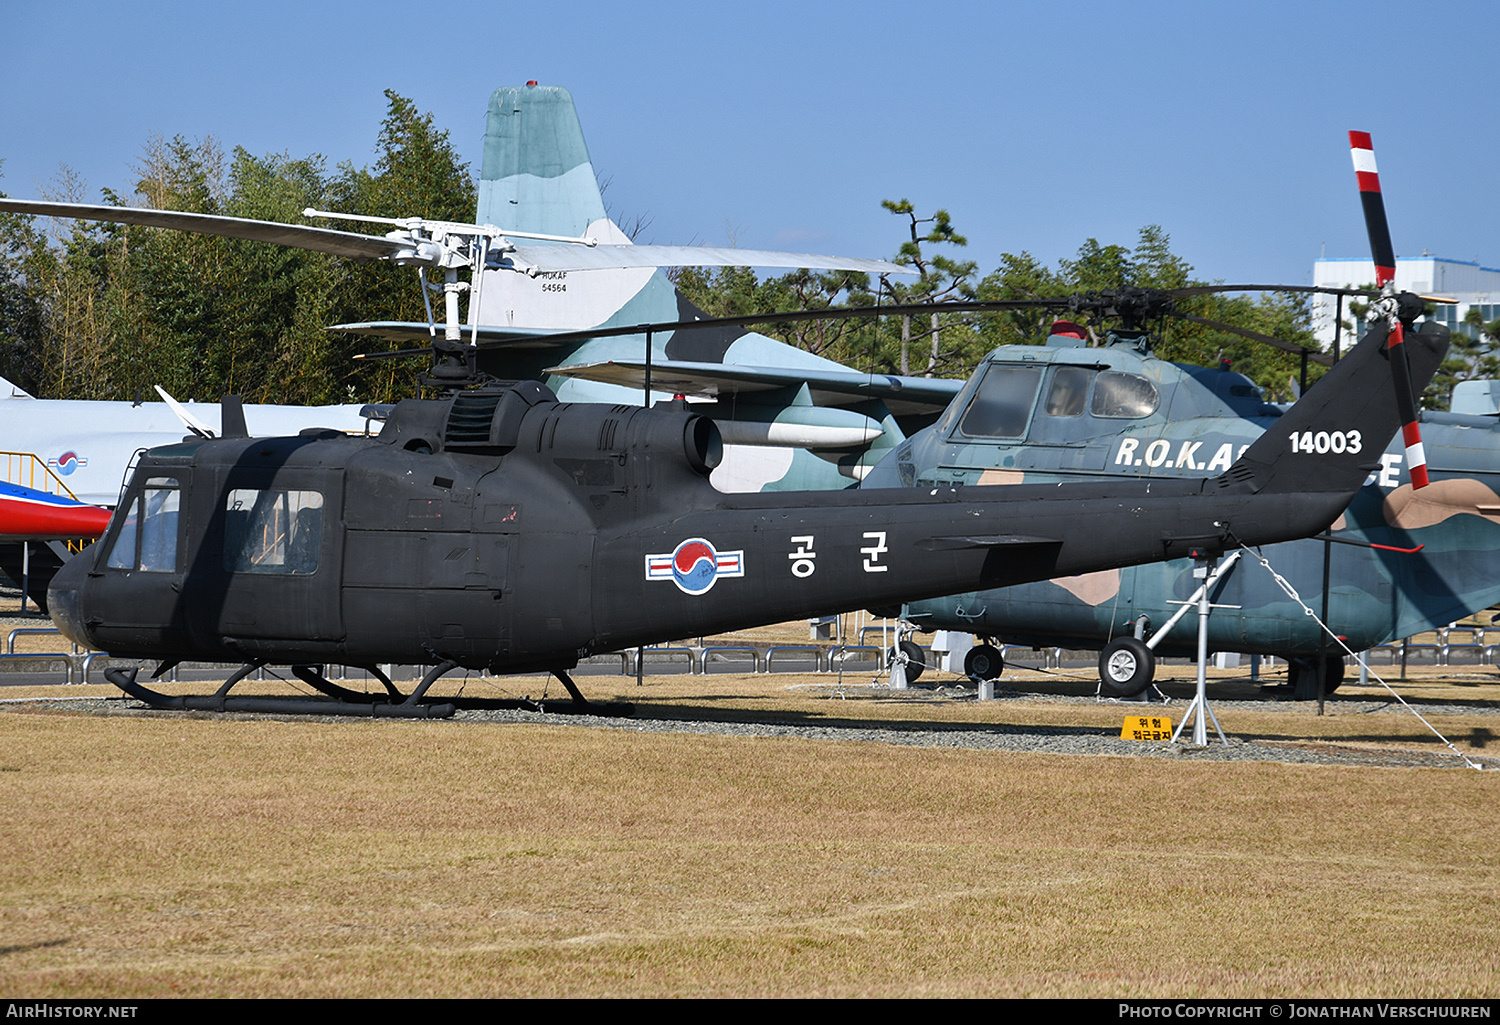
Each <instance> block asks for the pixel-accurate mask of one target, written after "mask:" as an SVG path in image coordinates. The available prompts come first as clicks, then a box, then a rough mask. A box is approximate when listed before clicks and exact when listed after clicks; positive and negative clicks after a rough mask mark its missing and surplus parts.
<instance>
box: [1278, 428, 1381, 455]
mask: <svg viewBox="0 0 1500 1025" xmlns="http://www.w3.org/2000/svg"><path fill="white" fill-rule="evenodd" d="M1291 438H1292V451H1293V452H1317V453H1319V454H1320V455H1321V454H1325V453H1328V452H1349V453H1357V452H1359V450H1360V449H1362V448H1363V447H1364V442H1363V440H1362V439H1361V438H1360V436H1359V432H1358V431H1319V432H1318V433H1317V434H1314V433H1313V432H1312V431H1303V432H1302V433H1301V434H1298V433H1297V432H1296V431H1293V432H1292V434H1291Z"/></svg>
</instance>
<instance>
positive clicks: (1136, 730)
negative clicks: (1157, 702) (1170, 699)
mask: <svg viewBox="0 0 1500 1025" xmlns="http://www.w3.org/2000/svg"><path fill="white" fill-rule="evenodd" d="M1120 739H1121V740H1171V739H1172V717H1171V716H1169V715H1127V716H1126V717H1125V725H1124V726H1122V727H1120Z"/></svg>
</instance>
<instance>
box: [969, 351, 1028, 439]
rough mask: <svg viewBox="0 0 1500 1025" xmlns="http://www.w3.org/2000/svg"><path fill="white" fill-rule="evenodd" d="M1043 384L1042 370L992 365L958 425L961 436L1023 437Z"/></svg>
mask: <svg viewBox="0 0 1500 1025" xmlns="http://www.w3.org/2000/svg"><path fill="white" fill-rule="evenodd" d="M1041 383H1042V368H1041V367H1017V366H1005V365H1003V364H998V363H997V364H992V365H991V366H990V368H989V369H988V370H987V371H985V374H984V380H983V381H981V382H980V383H979V390H978V391H977V392H975V394H974V400H973V401H972V402H970V403H969V408H968V409H967V410H965V411H964V415H963V419H961V420H960V421H959V422H958V433H959V434H962V435H963V436H964V437H967V438H1019V437H1020V436H1021V435H1023V434H1025V433H1026V424H1027V423H1028V422H1029V421H1030V420H1031V407H1032V406H1034V405H1035V404H1036V393H1037V389H1038V388H1039V387H1040V386H1041Z"/></svg>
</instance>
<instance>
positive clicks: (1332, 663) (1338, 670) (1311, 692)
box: [1287, 655, 1344, 701]
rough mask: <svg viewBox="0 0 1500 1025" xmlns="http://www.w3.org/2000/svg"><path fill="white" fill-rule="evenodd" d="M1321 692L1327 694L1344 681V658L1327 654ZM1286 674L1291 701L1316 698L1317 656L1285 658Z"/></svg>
mask: <svg viewBox="0 0 1500 1025" xmlns="http://www.w3.org/2000/svg"><path fill="white" fill-rule="evenodd" d="M1324 665H1325V666H1326V668H1325V670H1324V673H1323V694H1324V695H1325V696H1326V695H1329V694H1332V693H1333V692H1334V691H1336V690H1338V689H1339V684H1341V683H1343V682H1344V658H1343V656H1342V655H1329V656H1328V657H1327V659H1326V660H1325V661H1324ZM1287 676H1288V677H1289V681H1288V682H1290V683H1291V685H1292V700H1293V701H1316V700H1318V657H1317V656H1316V655H1312V656H1296V657H1293V658H1289V659H1287Z"/></svg>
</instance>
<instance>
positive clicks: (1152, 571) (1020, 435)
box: [866, 132, 1500, 698]
mask: <svg viewBox="0 0 1500 1025" xmlns="http://www.w3.org/2000/svg"><path fill="white" fill-rule="evenodd" d="M1350 144H1351V152H1352V154H1353V159H1354V165H1355V170H1356V175H1357V180H1358V183H1359V186H1360V196H1361V201H1362V204H1363V206H1364V210H1365V218H1366V225H1367V227H1368V229H1369V235H1370V241H1371V247H1372V250H1373V251H1374V254H1375V263H1376V267H1377V282H1376V283H1377V286H1379V288H1380V289H1381V291H1380V292H1379V293H1377V294H1375V295H1374V296H1373V298H1374V303H1373V305H1372V306H1371V311H1370V316H1371V317H1372V319H1373V320H1374V321H1376V322H1378V323H1380V324H1381V325H1383V326H1385V327H1386V328H1387V329H1388V330H1391V331H1392V332H1400V331H1403V330H1405V331H1410V330H1411V329H1412V327H1413V324H1414V322H1415V321H1416V319H1417V318H1418V317H1420V316H1422V313H1423V310H1424V307H1425V302H1424V298H1423V297H1417V296H1412V295H1409V294H1401V295H1398V294H1397V293H1395V291H1394V289H1393V287H1392V284H1391V283H1392V280H1393V278H1394V274H1395V270H1394V268H1395V256H1394V250H1393V249H1392V246H1391V241H1390V232H1389V228H1388V226H1387V222H1386V217H1385V210H1384V202H1383V199H1382V197H1381V192H1380V185H1379V179H1378V177H1377V175H1376V171H1375V160H1374V153H1373V150H1372V148H1371V143H1370V137H1369V135H1368V134H1366V133H1363V132H1351V133H1350ZM1304 290H1307V291H1315V290H1316V289H1304ZM1192 291H1195V290H1193V289H1184V290H1180V291H1178V292H1176V293H1169V292H1148V291H1144V290H1126V291H1122V292H1119V293H1109V294H1102V295H1096V296H1093V297H1075V298H1073V299H1071V300H1067V301H1066V302H1068V303H1069V304H1070V305H1068V306H1059V307H1058V308H1059V309H1060V310H1072V311H1079V310H1087V311H1088V312H1090V313H1094V314H1100V313H1106V314H1109V315H1111V316H1114V317H1119V318H1122V320H1123V322H1124V326H1122V327H1118V328H1116V329H1113V330H1109V331H1107V332H1106V333H1105V335H1104V338H1103V342H1102V344H1101V345H1100V346H1099V347H1094V348H1088V347H1085V346H1086V342H1085V341H1084V340H1083V338H1082V333H1081V332H1076V331H1061V332H1057V333H1054V334H1053V335H1052V336H1051V337H1050V338H1049V339H1048V344H1047V345H1045V346H1021V345H1014V346H1004V347H1001V348H999V349H997V350H995V351H994V352H993V353H991V354H990V356H989V357H988V358H987V359H986V360H985V361H984V363H983V364H982V365H981V367H980V369H979V371H978V372H977V373H976V374H975V375H974V376H973V377H972V378H970V381H969V383H968V384H967V385H966V386H965V388H964V391H963V392H962V393H961V394H960V395H959V396H958V398H957V399H955V400H954V402H953V404H952V405H951V406H950V407H949V408H948V410H947V412H946V413H945V414H944V415H943V417H942V418H941V419H940V420H939V421H938V422H937V423H936V424H935V425H933V426H932V427H930V428H927V429H925V430H923V431H920V432H918V433H917V434H915V435H914V436H913V437H912V438H911V439H909V440H908V441H907V442H906V443H905V444H903V445H901V446H899V447H898V449H897V450H896V452H895V453H894V454H892V455H891V456H889V457H887V458H886V460H885V461H884V462H882V463H881V464H880V465H879V466H877V467H876V469H875V470H874V471H872V472H871V473H870V474H869V476H868V477H867V478H866V485H867V486H873V487H888V486H896V485H900V486H907V487H919V488H923V487H933V486H939V487H941V486H951V485H956V484H1020V483H1023V482H1024V483H1026V484H1034V483H1042V482H1047V481H1064V480H1066V481H1079V480H1093V481H1099V482H1104V481H1110V480H1142V479H1145V480H1150V479H1153V478H1159V477H1164V476H1165V477H1180V476H1183V475H1185V474H1189V475H1191V474H1201V475H1212V474H1215V473H1218V472H1222V471H1223V469H1224V468H1225V467H1226V466H1228V465H1229V464H1230V463H1231V462H1232V461H1233V460H1234V459H1236V458H1237V457H1238V454H1239V453H1241V452H1243V451H1244V450H1245V447H1246V446H1248V445H1250V444H1252V443H1254V442H1255V441H1256V439H1257V438H1259V437H1262V436H1263V433H1265V432H1275V433H1280V432H1281V430H1282V428H1283V427H1284V426H1285V424H1284V421H1283V420H1282V419H1281V417H1282V410H1281V408H1279V407H1277V406H1274V405H1270V404H1268V403H1266V402H1264V401H1263V400H1262V398H1261V394H1260V390H1259V388H1257V387H1256V386H1255V384H1254V383H1253V382H1252V381H1250V380H1249V379H1248V378H1246V377H1244V376H1243V375H1241V374H1237V373H1234V372H1233V371H1232V370H1231V369H1229V368H1228V367H1227V366H1220V367H1218V368H1214V369H1206V368H1202V367H1193V366H1183V365H1179V364H1174V363H1169V362H1166V361H1164V360H1161V359H1158V358H1156V357H1155V356H1153V355H1152V353H1151V337H1150V335H1149V334H1148V333H1147V332H1146V331H1144V330H1140V329H1139V328H1138V327H1136V326H1135V325H1136V324H1138V323H1139V322H1140V321H1142V320H1144V319H1145V318H1146V317H1147V316H1148V315H1149V316H1171V315H1180V314H1177V313H1176V308H1175V305H1174V301H1175V300H1176V299H1178V298H1181V297H1182V296H1184V295H1186V294H1189V293H1191V292H1192ZM1344 294H1362V295H1367V296H1369V295H1371V293H1368V292H1362V291H1360V290H1346V291H1345V293H1344ZM1427 298H1429V299H1430V298H1433V297H1427ZM1341 301H1342V297H1341ZM1188 319H1192V318H1188ZM1070 326H1071V325H1070ZM1335 347H1337V342H1335ZM1313 358H1318V359H1324V360H1326V359H1327V357H1326V355H1324V354H1315V355H1314V356H1313ZM1397 362H1399V361H1397ZM1408 394H1413V393H1408ZM1403 416H1404V419H1405V421H1406V422H1405V424H1404V426H1403V437H1402V438H1401V439H1400V440H1392V442H1391V444H1390V445H1389V446H1380V447H1379V448H1375V447H1373V441H1372V439H1369V438H1352V437H1349V436H1347V435H1340V434H1338V433H1337V432H1332V433H1329V434H1327V435H1326V436H1325V435H1323V434H1319V433H1312V434H1306V433H1304V434H1302V435H1300V436H1298V437H1297V438H1295V439H1294V443H1295V444H1296V445H1297V446H1299V447H1300V448H1301V449H1302V450H1307V451H1324V450H1332V449H1337V448H1340V447H1344V446H1351V445H1352V446H1358V447H1360V448H1361V450H1362V451H1364V452H1365V453H1366V454H1367V455H1368V456H1370V457H1371V458H1372V459H1378V467H1376V468H1374V469H1372V471H1371V473H1370V475H1369V477H1368V478H1367V479H1366V481H1365V483H1364V486H1363V487H1361V488H1360V489H1359V492H1358V493H1357V494H1356V495H1355V496H1354V499H1353V501H1352V502H1351V503H1350V505H1349V507H1348V509H1346V510H1345V511H1344V512H1343V514H1342V515H1341V516H1339V517H1338V519H1337V520H1336V521H1335V522H1334V524H1333V526H1332V528H1331V530H1330V531H1329V532H1327V533H1326V534H1324V535H1322V537H1321V539H1317V540H1299V541H1294V542H1290V543H1286V544H1280V545H1276V546H1272V547H1270V548H1268V549H1266V550H1265V552H1264V553H1263V554H1264V556H1265V558H1266V560H1267V561H1268V562H1269V564H1270V565H1271V566H1272V567H1273V568H1274V569H1275V570H1276V571H1277V572H1279V573H1280V574H1281V575H1282V577H1283V578H1284V579H1285V580H1286V581H1287V582H1289V583H1290V584H1291V586H1292V588H1293V590H1294V591H1295V592H1296V593H1297V595H1298V596H1300V598H1301V601H1300V602H1299V601H1298V600H1296V599H1295V598H1294V597H1293V596H1292V595H1290V594H1288V593H1287V591H1286V590H1285V589H1284V588H1283V587H1282V585H1281V584H1280V583H1278V582H1277V581H1276V580H1275V578H1274V577H1273V576H1272V575H1271V574H1270V573H1267V572H1265V571H1264V570H1263V569H1262V568H1261V567H1260V566H1258V565H1256V564H1254V563H1252V562H1251V561H1249V560H1240V561H1239V562H1238V563H1237V564H1235V565H1233V566H1230V567H1228V568H1227V569H1226V571H1225V573H1224V574H1223V575H1222V576H1220V577H1219V578H1218V580H1217V581H1216V583H1215V584H1214V586H1213V588H1212V589H1211V591H1210V597H1211V600H1212V602H1213V603H1214V605H1215V606H1218V607H1217V608H1215V610H1214V612H1213V613H1212V615H1211V616H1210V618H1209V621H1208V644H1209V647H1210V649H1211V650H1215V651H1228V652H1240V653H1248V654H1262V655H1274V656H1278V657H1280V658H1283V659H1285V660H1286V661H1287V662H1288V663H1289V665H1290V673H1289V676H1290V678H1289V680H1288V685H1289V686H1290V688H1291V690H1292V692H1293V694H1294V696H1296V697H1298V698H1313V697H1317V696H1318V695H1319V694H1320V693H1328V692H1332V691H1333V690H1334V689H1336V688H1337V687H1338V685H1339V683H1340V681H1341V680H1342V679H1343V672H1344V660H1343V656H1342V654H1340V653H1337V647H1336V646H1335V645H1334V644H1332V643H1331V641H1330V639H1329V638H1328V637H1327V635H1326V634H1325V633H1324V631H1323V630H1322V629H1321V628H1320V627H1319V626H1318V624H1317V622H1316V620H1315V619H1314V618H1313V617H1312V616H1309V615H1307V609H1309V608H1311V609H1312V610H1314V611H1316V612H1317V613H1318V614H1319V617H1320V618H1322V619H1323V620H1324V621H1325V622H1327V623H1328V624H1329V625H1330V627H1331V628H1332V630H1333V631H1334V632H1335V633H1336V635H1337V636H1338V637H1339V638H1340V639H1341V640H1342V641H1343V642H1344V643H1345V644H1347V645H1348V646H1349V648H1350V649H1352V650H1353V651H1356V652H1357V651H1362V650H1365V649H1367V648H1370V647H1372V646H1374V645H1377V644H1382V643H1385V642H1388V641H1390V640H1393V639H1396V638H1401V637H1408V636H1411V635H1412V634H1414V633H1418V632H1421V631H1424V630H1431V629H1436V628H1439V627H1442V626H1445V625H1446V624H1448V623H1451V622H1453V621H1455V620H1457V619H1460V618H1462V617H1464V616H1467V615H1470V614H1473V613H1475V612H1478V611H1480V610H1482V609H1485V608H1488V607H1489V606H1491V605H1494V604H1495V603H1497V602H1500V575H1497V574H1496V572H1495V557H1494V553H1495V552H1496V551H1497V550H1500V420H1497V419H1496V418H1495V417H1490V416H1473V415H1459V414H1451V413H1423V414H1421V415H1420V416H1418V414H1417V413H1416V410H1415V406H1414V404H1412V405H1408V406H1407V407H1405V412H1404V414H1403ZM1424 438H1425V441H1424ZM1193 569H1194V567H1193V565H1192V564H1191V563H1190V562H1188V561H1186V560H1182V559H1178V560H1174V561H1169V562H1163V563H1157V564H1154V565H1142V566H1136V567H1131V568H1127V569H1120V570H1105V571H1102V572H1097V573H1091V574H1086V575H1081V576H1068V577H1062V576H1059V577H1056V578H1053V579H1051V580H1047V581H1040V582H1037V583H1032V584H1027V585H1024V586H1022V587H1015V588H1005V589H1001V590H983V591H969V592H966V593H962V594H956V595H950V596H947V597H944V598H939V599H928V600H924V601H920V602H912V603H909V604H907V605H905V606H904V607H903V608H902V610H901V615H902V616H903V617H905V618H906V619H907V620H909V621H910V622H911V623H913V624H915V625H916V626H917V628H918V629H919V630H923V631H925V630H939V629H947V630H960V631H965V632H971V633H974V634H976V635H979V636H980V637H981V638H983V639H984V642H983V643H981V644H980V645H978V646H976V647H974V648H973V649H971V650H970V651H969V653H968V655H967V657H966V664H965V670H966V671H967V672H968V673H970V674H971V675H972V676H975V677H977V678H993V677H995V676H998V675H999V674H1000V672H1001V671H1002V669H1003V667H1004V659H1003V656H1002V653H1001V651H1000V649H999V648H998V647H997V646H996V645H997V643H1012V644H1018V645H1031V646H1038V647H1041V646H1054V645H1056V646H1063V647H1070V648H1083V649H1090V648H1092V649H1096V650H1101V649H1102V654H1101V656H1100V660H1099V674H1100V681H1101V686H1102V688H1103V689H1104V690H1105V691H1106V692H1107V693H1110V694H1114V695H1119V696H1129V695H1134V694H1138V693H1140V692H1142V691H1144V690H1145V689H1146V688H1147V687H1148V686H1149V684H1150V682H1151V679H1152V676H1153V673H1154V669H1155V659H1156V657H1157V656H1159V655H1161V656H1165V655H1192V654H1194V653H1195V652H1196V645H1197V626H1196V624H1195V623H1194V622H1191V621H1190V622H1188V623H1181V617H1180V616H1177V617H1174V613H1177V612H1178V611H1179V610H1180V609H1181V608H1182V605H1183V603H1184V601H1185V600H1186V599H1187V598H1188V597H1189V596H1190V595H1192V594H1194V593H1195V592H1196V591H1197V590H1198V588H1199V586H1200V585H1199V583H1198V581H1196V580H1195V579H1194V577H1193ZM1178 624H1181V625H1178ZM913 647H914V648H915V646H913ZM916 651H917V652H920V649H916Z"/></svg>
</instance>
